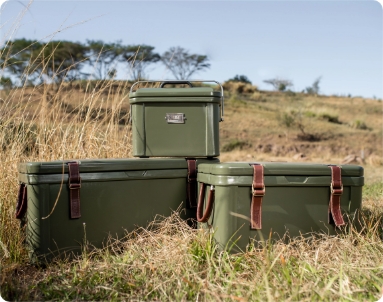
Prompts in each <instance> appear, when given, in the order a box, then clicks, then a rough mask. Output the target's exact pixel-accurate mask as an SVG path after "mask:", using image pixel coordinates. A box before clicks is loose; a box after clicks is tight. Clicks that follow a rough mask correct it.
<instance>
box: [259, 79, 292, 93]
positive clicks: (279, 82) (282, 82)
mask: <svg viewBox="0 0 383 302" xmlns="http://www.w3.org/2000/svg"><path fill="white" fill-rule="evenodd" d="M263 82H265V83H266V84H270V85H273V87H274V89H275V90H278V91H285V90H286V89H287V87H290V86H293V82H291V81H290V80H286V79H279V78H276V79H270V80H264V81H263Z"/></svg>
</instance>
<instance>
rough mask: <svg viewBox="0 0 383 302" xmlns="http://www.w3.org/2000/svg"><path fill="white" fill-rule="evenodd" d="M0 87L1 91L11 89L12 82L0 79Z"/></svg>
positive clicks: (7, 79) (6, 78)
mask: <svg viewBox="0 0 383 302" xmlns="http://www.w3.org/2000/svg"><path fill="white" fill-rule="evenodd" d="M0 87H1V88H3V89H11V88H12V87H13V83H12V80H11V79H10V78H9V77H0Z"/></svg>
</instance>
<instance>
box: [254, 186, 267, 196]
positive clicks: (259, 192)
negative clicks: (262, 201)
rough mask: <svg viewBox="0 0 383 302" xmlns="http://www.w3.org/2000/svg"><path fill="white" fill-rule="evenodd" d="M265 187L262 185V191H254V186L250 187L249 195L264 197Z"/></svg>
mask: <svg viewBox="0 0 383 302" xmlns="http://www.w3.org/2000/svg"><path fill="white" fill-rule="evenodd" d="M265 191H266V190H265V185H263V187H262V189H255V188H254V186H253V185H252V186H251V193H252V194H253V196H265Z"/></svg>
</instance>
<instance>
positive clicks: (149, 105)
mask: <svg viewBox="0 0 383 302" xmlns="http://www.w3.org/2000/svg"><path fill="white" fill-rule="evenodd" d="M207 82H215V81H207ZM137 83H138V84H139V82H137ZM137 83H136V84H137ZM180 83H187V84H189V85H190V87H189V88H166V87H164V86H165V85H166V84H180ZM215 83H217V84H219V83H218V82H215ZM161 87H162V88H139V89H137V90H136V91H134V90H135V88H134V85H133V86H132V88H131V92H130V94H129V101H130V106H131V117H132V137H133V156H137V157H150V156H182V157H215V156H218V155H219V122H220V121H221V120H222V115H223V89H222V86H220V87H221V91H214V90H213V88H211V87H193V86H192V84H191V83H190V82H185V81H166V82H163V83H162V84H161Z"/></svg>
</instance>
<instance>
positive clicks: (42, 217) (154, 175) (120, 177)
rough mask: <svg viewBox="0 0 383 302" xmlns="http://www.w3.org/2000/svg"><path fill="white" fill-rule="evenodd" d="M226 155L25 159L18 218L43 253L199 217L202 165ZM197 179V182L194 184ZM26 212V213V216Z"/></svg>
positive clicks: (99, 242)
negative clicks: (160, 220)
mask: <svg viewBox="0 0 383 302" xmlns="http://www.w3.org/2000/svg"><path fill="white" fill-rule="evenodd" d="M207 162H219V160H218V159H213V160H208V159H196V160H195V159H188V160H185V158H161V159H100V160H76V161H52V162H27V163H22V164H20V165H19V181H20V191H19V198H18V204H17V214H16V217H17V218H20V219H21V220H22V222H23V223H24V224H25V223H26V235H27V245H28V247H29V248H30V251H31V258H32V259H36V257H37V258H42V257H48V258H50V257H51V256H54V255H58V254H60V255H61V256H65V255H68V254H70V253H72V252H74V253H79V252H80V251H81V245H82V244H83V243H84V240H85V238H86V240H87V242H88V243H89V246H94V247H97V248H100V247H103V245H105V244H106V240H107V239H108V237H109V236H110V237H112V238H121V237H123V236H124V235H125V234H126V231H132V230H133V229H134V228H136V227H145V226H147V225H148V223H149V222H151V221H153V219H154V218H155V216H156V215H162V216H169V215H170V214H171V213H172V212H173V211H175V210H177V209H178V208H185V211H182V214H181V216H182V217H183V218H185V219H187V218H195V212H196V199H197V198H196V195H197V182H196V173H197V171H196V170H197V167H198V165H199V164H200V163H207ZM193 181H194V182H193ZM25 214H26V215H25Z"/></svg>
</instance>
